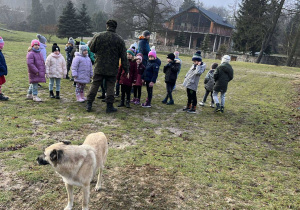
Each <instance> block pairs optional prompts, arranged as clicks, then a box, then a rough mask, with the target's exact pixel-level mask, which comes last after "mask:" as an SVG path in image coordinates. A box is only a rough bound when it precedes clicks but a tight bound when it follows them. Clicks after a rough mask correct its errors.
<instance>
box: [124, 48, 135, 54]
mask: <svg viewBox="0 0 300 210" xmlns="http://www.w3.org/2000/svg"><path fill="white" fill-rule="evenodd" d="M126 52H127V53H129V54H131V55H132V56H135V54H134V52H133V49H128V50H127V51H126Z"/></svg>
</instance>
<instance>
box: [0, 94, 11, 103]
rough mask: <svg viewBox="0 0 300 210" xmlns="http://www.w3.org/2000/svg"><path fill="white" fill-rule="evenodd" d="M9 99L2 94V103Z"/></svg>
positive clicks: (0, 99) (0, 96) (0, 97)
mask: <svg viewBox="0 0 300 210" xmlns="http://www.w3.org/2000/svg"><path fill="white" fill-rule="evenodd" d="M8 99H9V98H8V97H5V96H4V95H3V93H0V101H7V100H8Z"/></svg>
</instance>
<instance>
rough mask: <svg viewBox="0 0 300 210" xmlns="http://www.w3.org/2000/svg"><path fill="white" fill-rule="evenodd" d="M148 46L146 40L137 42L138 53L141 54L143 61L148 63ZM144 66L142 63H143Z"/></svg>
mask: <svg viewBox="0 0 300 210" xmlns="http://www.w3.org/2000/svg"><path fill="white" fill-rule="evenodd" d="M150 50H151V49H150V45H149V42H148V39H140V41H139V49H138V51H139V53H142V54H143V61H145V62H146V61H148V54H149V52H150ZM143 64H144V62H143Z"/></svg>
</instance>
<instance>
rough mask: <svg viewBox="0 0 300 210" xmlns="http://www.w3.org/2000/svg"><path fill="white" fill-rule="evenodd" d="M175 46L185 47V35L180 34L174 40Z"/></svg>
mask: <svg viewBox="0 0 300 210" xmlns="http://www.w3.org/2000/svg"><path fill="white" fill-rule="evenodd" d="M174 44H175V45H178V46H179V47H186V44H187V43H186V35H185V33H183V32H180V33H179V34H178V36H177V37H176V38H175V42H174Z"/></svg>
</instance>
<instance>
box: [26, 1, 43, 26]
mask: <svg viewBox="0 0 300 210" xmlns="http://www.w3.org/2000/svg"><path fill="white" fill-rule="evenodd" d="M44 14H45V10H44V8H43V6H42V4H41V2H40V0H32V7H31V13H30V15H29V16H28V22H29V25H30V28H31V30H32V31H38V30H39V29H40V26H41V25H42V24H43V23H44V21H43V20H44Z"/></svg>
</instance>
